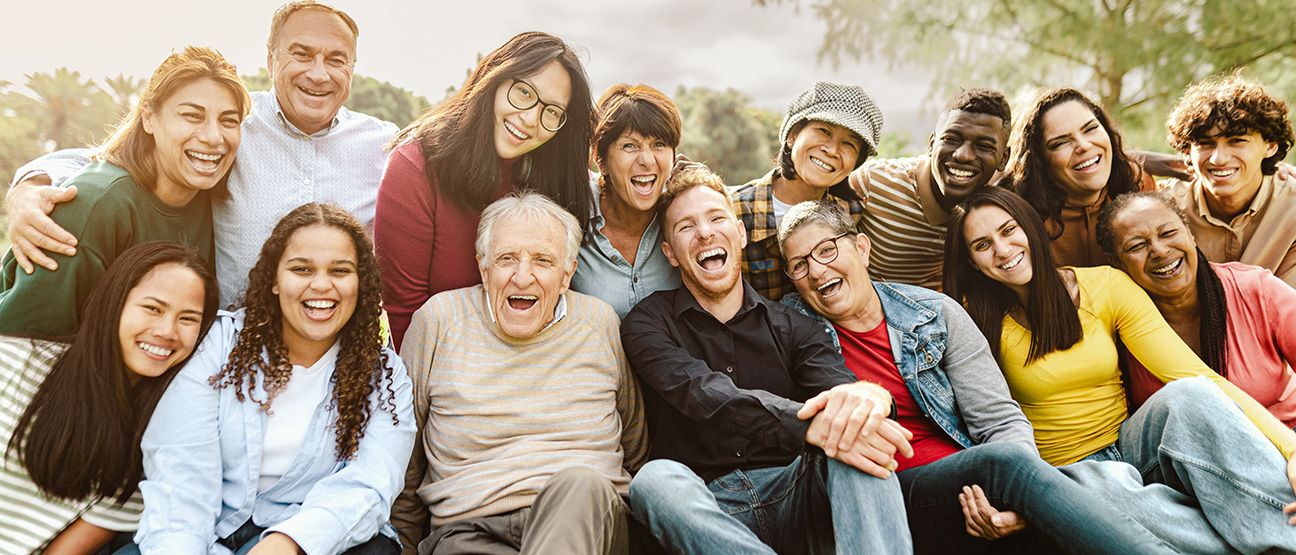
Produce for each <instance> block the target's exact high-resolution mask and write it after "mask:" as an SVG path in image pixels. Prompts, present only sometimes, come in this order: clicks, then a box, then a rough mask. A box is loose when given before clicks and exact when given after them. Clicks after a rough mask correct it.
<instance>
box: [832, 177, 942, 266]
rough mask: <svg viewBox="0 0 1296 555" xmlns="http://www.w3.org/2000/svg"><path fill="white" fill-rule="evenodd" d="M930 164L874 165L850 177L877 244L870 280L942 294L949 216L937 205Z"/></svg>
mask: <svg viewBox="0 0 1296 555" xmlns="http://www.w3.org/2000/svg"><path fill="white" fill-rule="evenodd" d="M927 164H928V158H927V157H925V156H923V157H918V158H899V159H894V160H870V161H868V162H866V163H865V164H864V165H863V166H860V167H859V169H857V170H855V171H854V172H852V173H851V176H850V183H851V187H852V188H853V189H855V192H856V193H858V194H859V196H860V197H861V198H863V199H864V218H863V220H862V221H861V227H862V228H863V229H864V234H865V235H867V236H868V238H869V241H870V242H872V244H873V249H872V251H871V252H870V254H869V277H870V278H872V279H874V280H877V281H891V282H895V283H907V284H909V285H917V286H920V287H926V288H928V289H934V290H936V291H940V289H941V271H942V268H943V267H944V262H943V257H944V255H945V223H946V222H948V221H949V214H948V213H947V212H945V210H944V209H942V208H941V207H940V205H939V204H937V203H936V197H935V196H934V195H933V194H932V189H931V172H930V171H929V170H928V166H927Z"/></svg>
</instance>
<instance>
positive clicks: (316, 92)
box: [297, 87, 329, 96]
mask: <svg viewBox="0 0 1296 555" xmlns="http://www.w3.org/2000/svg"><path fill="white" fill-rule="evenodd" d="M297 90H299V91H301V92H304V93H306V94H309V95H311V96H328V95H329V93H326V92H319V91H312V90H310V89H307V88H305V87H297Z"/></svg>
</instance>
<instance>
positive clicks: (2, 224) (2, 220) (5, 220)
mask: <svg viewBox="0 0 1296 555" xmlns="http://www.w3.org/2000/svg"><path fill="white" fill-rule="evenodd" d="M7 229H9V215H8V214H6V213H4V212H3V211H0V255H3V254H4V253H5V252H7V251H8V250H9V236H8V235H7V234H6V233H5V230H7Z"/></svg>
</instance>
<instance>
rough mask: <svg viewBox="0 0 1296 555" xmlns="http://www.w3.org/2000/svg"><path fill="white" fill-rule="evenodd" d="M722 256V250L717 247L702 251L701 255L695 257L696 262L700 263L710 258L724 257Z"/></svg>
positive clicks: (723, 252)
mask: <svg viewBox="0 0 1296 555" xmlns="http://www.w3.org/2000/svg"><path fill="white" fill-rule="evenodd" d="M724 254H725V251H724V249H722V248H719V247H717V248H714V249H711V250H708V251H702V253H701V254H698V255H697V261H698V262H702V261H703V260H706V259H707V258H710V257H712V256H724Z"/></svg>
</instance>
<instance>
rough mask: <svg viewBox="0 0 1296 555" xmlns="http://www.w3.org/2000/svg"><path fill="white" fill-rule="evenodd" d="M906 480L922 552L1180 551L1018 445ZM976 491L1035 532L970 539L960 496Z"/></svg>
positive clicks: (916, 471)
mask: <svg viewBox="0 0 1296 555" xmlns="http://www.w3.org/2000/svg"><path fill="white" fill-rule="evenodd" d="M899 477H900V487H901V488H902V490H903V491H904V495H905V502H906V504H907V505H908V511H909V530H910V532H912V533H913V538H914V551H915V552H916V553H970V552H985V553H1011V552H1019V553H1040V552H1057V551H1064V552H1067V553H1140V554H1147V553H1174V552H1175V551H1174V550H1173V549H1171V548H1170V546H1168V545H1166V544H1165V543H1164V542H1162V541H1161V540H1159V539H1157V537H1156V536H1153V535H1152V534H1151V533H1150V532H1148V530H1147V529H1146V528H1144V527H1143V526H1142V525H1140V524H1139V523H1137V522H1136V521H1135V520H1134V519H1132V518H1130V517H1129V516H1128V515H1125V514H1124V513H1122V512H1121V511H1119V510H1116V509H1115V508H1114V507H1113V506H1112V505H1111V504H1110V503H1108V502H1106V501H1104V500H1103V499H1102V498H1101V497H1099V496H1097V495H1095V494H1093V493H1091V492H1089V491H1087V490H1086V489H1085V488H1083V487H1081V486H1080V485H1079V484H1077V483H1075V482H1073V481H1071V480H1070V479H1068V478H1067V477H1066V476H1064V475H1063V474H1062V473H1061V472H1058V470H1057V469H1056V468H1053V467H1052V466H1050V465H1049V464H1048V463H1046V462H1044V460H1043V459H1040V458H1039V455H1038V454H1036V453H1035V451H1034V450H1032V449H1030V448H1028V447H1025V446H1023V445H1019V444H1016V443H1007V442H999V443H987V444H983V445H977V446H975V447H972V448H970V449H964V450H963V451H959V452H957V453H955V454H953V455H950V456H948V457H945V458H943V459H941V460H939V461H936V462H933V463H931V464H928V465H925V466H920V467H918V468H911V469H909V470H905V471H904V472H901V473H900V474H899ZM972 484H977V485H979V486H981V489H983V490H985V494H986V497H987V498H988V499H989V501H990V504H991V505H993V506H994V507H995V508H997V509H999V510H1011V511H1016V512H1017V513H1018V514H1020V515H1021V516H1022V518H1023V519H1025V521H1026V522H1027V523H1028V524H1030V526H1031V527H1030V528H1028V529H1027V530H1026V531H1024V532H1022V533H1019V534H1016V535H1013V536H1009V537H1007V538H1002V539H999V540H995V541H987V540H983V539H980V538H976V537H973V536H972V535H970V534H968V533H967V532H966V530H965V527H964V518H963V510H962V508H961V506H960V505H959V501H958V494H959V492H960V491H961V490H962V488H963V486H970V485H972ZM1050 542H1051V543H1050Z"/></svg>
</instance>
